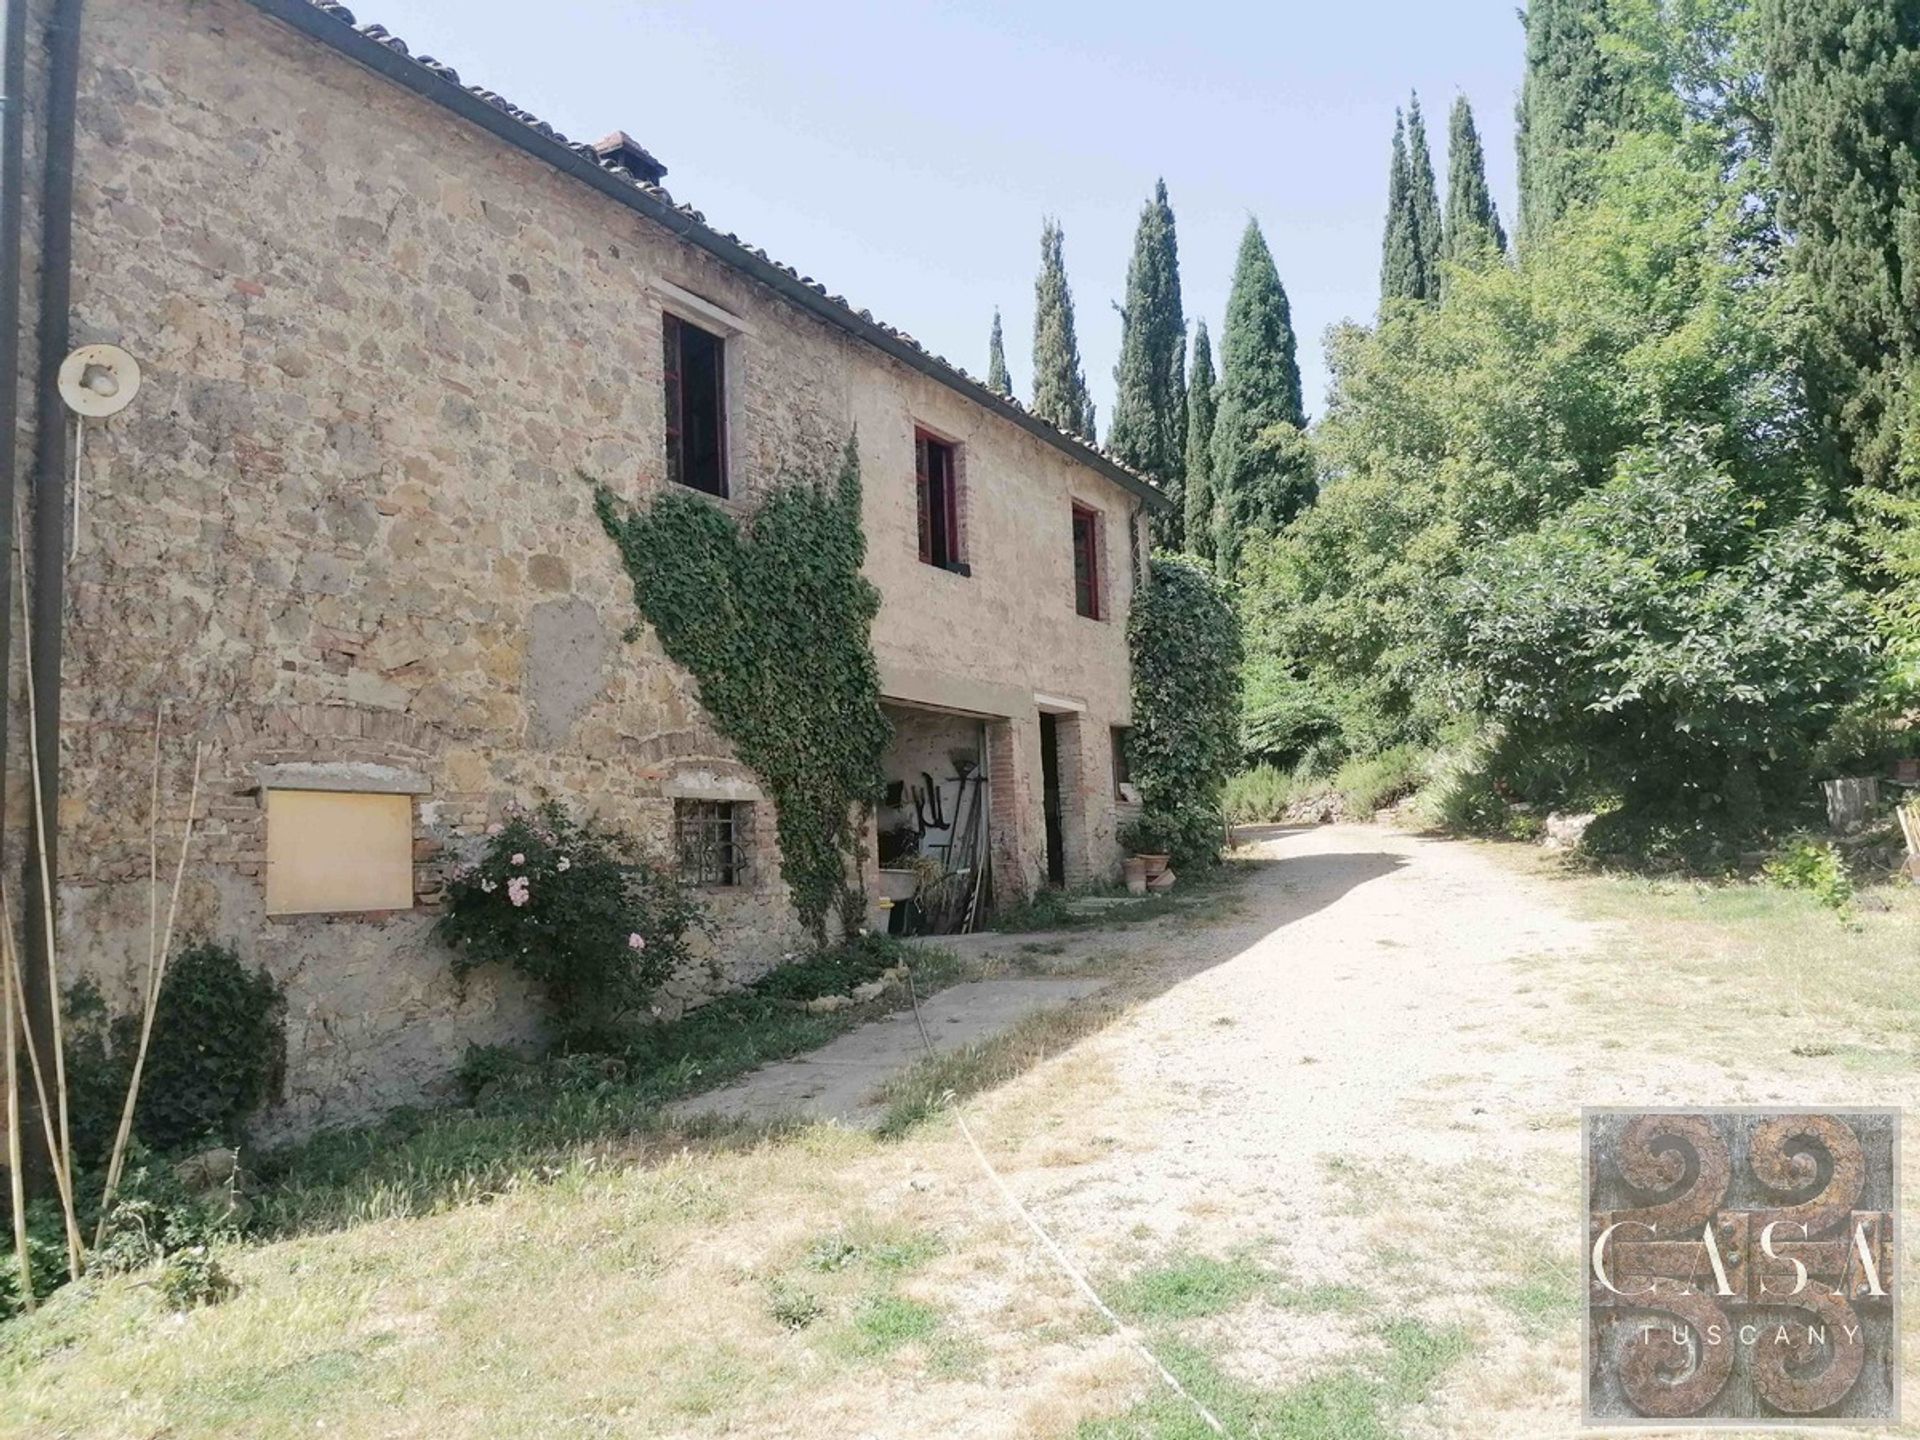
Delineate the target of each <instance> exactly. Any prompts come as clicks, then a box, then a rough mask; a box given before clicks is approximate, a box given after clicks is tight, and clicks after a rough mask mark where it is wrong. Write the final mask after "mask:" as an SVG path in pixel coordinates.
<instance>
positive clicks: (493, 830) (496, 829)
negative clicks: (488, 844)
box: [487, 820, 507, 835]
mask: <svg viewBox="0 0 1920 1440" xmlns="http://www.w3.org/2000/svg"><path fill="white" fill-rule="evenodd" d="M506 828H507V827H506V826H504V825H502V824H501V823H500V822H499V821H498V820H496V821H494V822H493V824H491V825H489V826H487V834H489V835H498V834H499V833H500V832H501V831H502V830H504V829H506Z"/></svg>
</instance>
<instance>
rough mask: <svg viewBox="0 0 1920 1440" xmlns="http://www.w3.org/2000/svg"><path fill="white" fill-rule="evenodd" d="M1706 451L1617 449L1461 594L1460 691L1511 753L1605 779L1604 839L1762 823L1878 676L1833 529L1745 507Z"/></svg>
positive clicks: (1797, 510) (1700, 447)
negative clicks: (1606, 473)
mask: <svg viewBox="0 0 1920 1440" xmlns="http://www.w3.org/2000/svg"><path fill="white" fill-rule="evenodd" d="M1714 446H1715V441H1714V439H1713V437H1712V436H1710V435H1708V434H1706V433H1695V432H1682V433H1678V434H1675V435H1672V436H1668V437H1664V438H1662V439H1661V440H1659V441H1657V442H1655V443H1651V444H1648V445H1646V446H1643V447H1641V448H1638V449H1635V450H1631V451H1628V452H1627V453H1625V454H1623V455H1622V456H1621V457H1620V458H1619V461H1618V468H1617V470H1616V471H1615V473H1614V474H1613V476H1612V477H1611V478H1610V479H1608V480H1607V481H1606V482H1605V483H1604V484H1602V485H1600V486H1598V487H1597V488H1596V489H1594V490H1592V491H1590V492H1588V493H1586V494H1584V495H1582V496H1580V497H1579V498H1578V499H1576V500H1574V501H1573V502H1572V503H1570V504H1569V505H1567V506H1566V508H1565V509H1563V510H1561V511H1560V512H1559V513H1557V514H1556V515H1554V516H1552V517H1550V518H1548V519H1547V520H1546V521H1544V522H1543V523H1542V524H1541V526H1540V528H1539V529H1538V530H1536V531H1533V532H1531V533H1527V534H1523V535H1519V536H1515V537H1513V538H1512V539H1510V540H1507V541H1504V542H1502V543H1500V544H1497V545H1494V546H1491V547H1489V548H1488V549H1487V550H1485V551H1483V552H1482V553H1480V554H1479V555H1477V556H1475V557H1474V558H1473V559H1472V560H1471V562H1470V563H1469V564H1468V565H1467V567H1466V569H1465V571H1464V573H1463V575H1462V577H1461V580H1460V581H1459V583H1458V585H1457V586H1456V587H1455V589H1454V592H1453V600H1454V605H1455V608H1454V609H1453V611H1452V613H1451V614H1450V615H1449V616H1448V617H1447V620H1448V624H1449V629H1450V632H1451V644H1450V647H1449V648H1450V649H1451V652H1452V656H1453V664H1454V666H1455V669H1456V674H1457V675H1458V676H1459V677H1460V678H1461V680H1462V682H1463V686H1464V688H1465V689H1466V690H1467V691H1468V692H1469V698H1471V699H1472V700H1473V701H1474V702H1475V703H1476V705H1477V706H1478V707H1479V708H1480V709H1481V710H1483V711H1484V712H1485V713H1487V714H1489V715H1491V716H1492V717H1494V718H1495V719H1497V720H1499V721H1501V722H1503V723H1504V724H1505V726H1506V729H1507V732H1508V734H1509V736H1510V737H1512V739H1513V741H1514V742H1515V743H1516V745H1517V746H1518V747H1519V748H1521V749H1523V750H1525V749H1547V748H1571V749H1574V750H1577V751H1578V752H1580V753H1581V754H1582V755H1583V756H1585V757H1586V758H1587V759H1588V760H1589V762H1590V763H1592V764H1593V765H1594V766H1595V767H1596V768H1597V769H1598V770H1600V771H1601V772H1602V773H1604V774H1606V775H1609V776H1611V777H1614V778H1615V780H1616V781H1617V784H1618V787H1619V791H1620V795H1621V799H1622V806H1621V808H1622V811H1623V812H1625V813H1624V814H1623V815H1622V817H1621V818H1620V819H1619V820H1618V821H1616V822H1615V823H1614V825H1613V826H1612V827H1609V828H1611V829H1613V830H1614V832H1615V833H1614V836H1613V838H1614V839H1615V840H1616V841H1622V842H1625V841H1631V840H1635V839H1644V840H1645V841H1648V842H1652V843H1664V844H1667V845H1673V844H1679V845H1681V846H1682V847H1683V848H1690V847H1692V846H1693V844H1694V841H1695V840H1696V839H1697V838H1698V836H1699V833H1700V832H1701V831H1702V830H1703V829H1705V830H1719V831H1724V832H1726V833H1727V834H1729V835H1739V834H1742V833H1752V832H1754V831H1756V830H1758V829H1761V828H1763V827H1764V825H1765V824H1766V823H1767V822H1768V820H1769V819H1770V818H1771V817H1772V816H1773V815H1774V814H1775V813H1776V812H1777V810H1778V807H1779V806H1780V805H1781V804H1782V803H1783V802H1785V801H1787V800H1789V799H1791V798H1792V797H1793V796H1795V795H1797V794H1799V793H1801V792H1803V791H1804V789H1805V785H1806V781H1807V778H1808V775H1809V767H1810V762H1811V759H1812V756H1813V752H1814V746H1815V743H1816V742H1817V741H1818V739H1819V737H1820V736H1821V735H1822V733H1823V732H1824V731H1825V729H1826V728H1827V727H1828V726H1829V725H1831V724H1832V723H1833V720H1834V718H1835V716H1836V715H1837V714H1838V713H1839V710H1840V708H1841V707H1842V706H1843V705H1845V704H1846V703H1847V702H1848V701H1849V700H1850V699H1852V698H1853V697H1854V696H1856V695H1858V694H1860V693H1861V692H1862V690H1863V688H1864V687H1865V686H1866V685H1867V683H1868V682H1869V680H1870V678H1871V676H1872V673H1873V666H1874V659H1873V648H1874V646H1873V641H1872V639H1871V635H1872V628H1871V625H1870V624H1869V622H1868V617H1867V614H1866V611H1865V609H1864V607H1863V606H1862V604H1861V602H1860V601H1859V599H1858V597H1857V596H1856V595H1855V594H1853V593H1852V592H1851V590H1850V589H1849V583H1848V578H1847V575H1848V566H1847V560H1846V556H1845V552H1844V540H1843V538H1842V537H1841V536H1840V535H1839V534H1838V532H1837V530H1836V528H1835V527H1834V526H1833V525H1832V524H1830V523H1829V522H1827V521H1825V520H1823V519H1822V518H1820V514H1819V512H1818V510H1817V508H1815V507H1813V506H1809V505H1807V504H1805V503H1804V502H1802V501H1799V500H1797V499H1796V498H1794V497H1791V496H1783V497H1780V498H1779V499H1778V500H1777V501H1775V502H1773V503H1771V504H1770V503H1767V502H1764V501H1760V500H1757V499H1756V498H1755V496H1754V494H1753V493H1752V491H1751V489H1750V488H1748V487H1746V486H1743V485H1742V484H1741V483H1740V482H1739V481H1738V480H1736V479H1735V478H1734V477H1733V475H1732V474H1730V473H1729V471H1728V469H1727V467H1726V466H1725V465H1724V464H1723V463H1722V462H1721V461H1720V460H1719V459H1718V458H1717V457H1716V454H1715V451H1714ZM1663 829H1671V830H1674V831H1676V832H1678V833H1677V834H1676V835H1675V836H1672V837H1663V836H1662V835H1661V834H1660V833H1659V832H1660V831H1661V830H1663ZM1601 838H1603V839H1604V838H1606V836H1605V834H1604V832H1603V835H1602V837H1601Z"/></svg>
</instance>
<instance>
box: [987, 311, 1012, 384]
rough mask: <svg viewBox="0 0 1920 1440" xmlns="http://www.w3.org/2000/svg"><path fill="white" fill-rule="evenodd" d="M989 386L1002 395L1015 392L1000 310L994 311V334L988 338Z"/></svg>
mask: <svg viewBox="0 0 1920 1440" xmlns="http://www.w3.org/2000/svg"><path fill="white" fill-rule="evenodd" d="M987 388H988V389H989V390H997V391H999V392H1000V393H1001V394H1002V395H1012V394H1013V377H1012V376H1010V375H1009V374H1007V346H1006V342H1005V341H1004V340H1002V339H1001V338H1000V311H999V309H998V308H997V307H996V308H995V310H994V312H993V334H992V335H991V336H990V337H989V338H988V340H987Z"/></svg>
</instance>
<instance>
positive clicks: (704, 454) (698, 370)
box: [660, 311, 727, 497]
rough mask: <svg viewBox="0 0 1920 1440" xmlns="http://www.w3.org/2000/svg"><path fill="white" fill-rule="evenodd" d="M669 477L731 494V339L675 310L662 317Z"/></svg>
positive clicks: (713, 492) (708, 490) (707, 490)
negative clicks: (728, 466)
mask: <svg viewBox="0 0 1920 1440" xmlns="http://www.w3.org/2000/svg"><path fill="white" fill-rule="evenodd" d="M660 334H661V341H662V355H661V363H662V373H663V374H664V376H665V385H666V407H667V478H668V479H669V480H671V481H673V483H674V484H676V485H685V486H687V487H688V488H690V489H693V490H700V491H704V492H705V493H706V494H708V495H718V496H721V497H725V495H726V494H727V342H726V341H725V340H724V339H722V338H721V337H720V336H718V335H715V334H713V333H712V332H711V331H709V330H702V329H701V328H700V327H699V326H698V325H695V324H694V323H693V322H692V321H690V320H683V319H681V318H680V317H679V316H678V315H675V314H674V313H673V312H672V311H664V312H662V314H661V317H660Z"/></svg>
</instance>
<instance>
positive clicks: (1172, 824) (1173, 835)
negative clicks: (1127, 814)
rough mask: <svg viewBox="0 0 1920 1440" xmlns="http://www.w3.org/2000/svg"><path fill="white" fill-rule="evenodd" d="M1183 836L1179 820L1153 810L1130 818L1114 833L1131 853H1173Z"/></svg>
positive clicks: (1119, 842)
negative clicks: (1154, 812) (1155, 812)
mask: <svg viewBox="0 0 1920 1440" xmlns="http://www.w3.org/2000/svg"><path fill="white" fill-rule="evenodd" d="M1183 838H1184V832H1183V831H1182V829H1181V827H1180V822H1179V821H1177V820H1174V819H1170V818H1169V817H1167V816H1165V815H1157V814H1153V813H1151V812H1149V813H1147V814H1145V815H1141V816H1139V817H1138V818H1136V819H1133V820H1129V821H1128V822H1127V823H1126V824H1124V825H1122V826H1121V827H1120V829H1119V830H1118V831H1117V832H1116V833H1115V835H1114V839H1115V841H1116V842H1117V843H1118V844H1119V846H1120V848H1121V849H1122V850H1124V851H1126V852H1127V854H1129V855H1171V854H1172V853H1173V851H1174V848H1175V847H1176V846H1178V845H1179V844H1180V843H1181V842H1182V840H1183Z"/></svg>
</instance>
